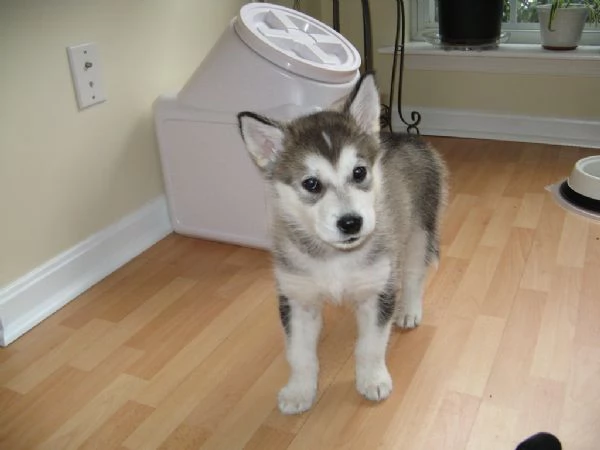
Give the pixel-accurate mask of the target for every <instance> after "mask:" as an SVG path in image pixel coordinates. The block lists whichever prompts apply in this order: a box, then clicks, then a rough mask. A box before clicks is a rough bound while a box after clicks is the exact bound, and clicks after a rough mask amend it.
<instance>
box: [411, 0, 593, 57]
mask: <svg viewBox="0 0 600 450" xmlns="http://www.w3.org/2000/svg"><path fill="white" fill-rule="evenodd" d="M436 1H437V0H410V11H411V20H410V24H411V25H410V37H411V40H412V41H424V39H423V36H422V35H423V33H424V32H426V31H429V32H431V31H437V30H438V24H437V23H436V22H435V3H436ZM481 1H486V0H481ZM510 1H511V5H515V6H516V4H517V0H510ZM513 14H515V15H516V8H515V7H513V8H511V16H513ZM515 19H516V18H515V17H514V16H513V20H515ZM502 30H503V31H508V32H510V38H509V39H508V43H510V44H539V43H540V29H539V24H537V23H503V24H502ZM580 45H582V46H584V45H600V27H597V26H596V27H594V26H589V25H586V28H585V29H584V31H583V35H582V37H581V43H580Z"/></svg>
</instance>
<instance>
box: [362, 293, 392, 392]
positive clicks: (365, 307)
mask: <svg viewBox="0 0 600 450" xmlns="http://www.w3.org/2000/svg"><path fill="white" fill-rule="evenodd" d="M395 301H396V293H395V290H394V288H393V287H391V286H390V287H386V288H385V289H384V290H383V291H382V292H381V293H380V294H379V295H378V296H377V297H375V298H370V299H368V300H366V301H364V302H361V303H359V304H358V307H357V310H356V318H357V322H358V342H357V344H356V388H357V389H358V392H360V393H361V394H362V395H364V396H365V397H366V398H367V399H369V400H373V401H379V400H383V399H385V398H387V397H388V396H389V395H390V393H391V392H392V377H391V376H390V373H389V372H388V369H387V366H386V363H385V353H386V350H387V344H388V340H389V336H390V328H391V321H392V316H393V314H394V306H395Z"/></svg>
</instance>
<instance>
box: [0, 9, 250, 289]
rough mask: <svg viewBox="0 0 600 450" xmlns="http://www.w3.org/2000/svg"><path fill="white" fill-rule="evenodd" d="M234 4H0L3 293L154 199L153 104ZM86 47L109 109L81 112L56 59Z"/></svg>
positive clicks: (183, 74)
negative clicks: (91, 48)
mask: <svg viewBox="0 0 600 450" xmlns="http://www.w3.org/2000/svg"><path fill="white" fill-rule="evenodd" d="M242 3H245V2H243V1H242V0H219V1H215V0H170V1H165V0H143V1H140V0H102V1H92V0H3V1H2V2H0V99H1V101H0V130H1V131H0V287H1V286H3V285H4V284H6V283H8V282H10V281H12V280H14V279H16V278H17V277H19V276H21V275H23V274H25V273H27V272H28V271H30V270H31V269H33V268H35V267H36V266H37V265H39V264H41V263H43V262H45V261H46V260H48V259H49V258H52V257H54V256H56V255H57V254H58V253H60V252H61V251H63V250H66V249H67V248H69V247H71V246H73V245H75V244H77V243H78V242H80V241H81V240H83V239H85V238H86V237H88V236H89V235H91V234H93V233H95V232H97V231H99V230H101V229H102V228H104V227H106V226H107V225H109V224H111V223H114V222H115V221H117V220H118V219H120V218H121V217H123V216H124V215H126V214H127V213H129V212H131V211H134V210H136V209H137V208H139V207H140V206H142V205H143V204H144V203H145V202H147V201H149V200H151V199H153V198H155V197H156V196H158V195H160V194H161V193H162V192H163V186H162V178H161V173H160V164H159V160H158V153H157V149H156V143H155V138H154V130H153V125H152V117H151V105H152V102H153V101H154V99H155V98H156V97H157V95H159V94H160V93H162V92H166V91H172V90H177V89H179V88H180V87H181V85H182V84H183V83H184V82H185V81H186V79H187V77H188V76H189V75H190V74H191V73H192V71H193V70H194V69H195V68H196V67H197V65H198V63H199V62H200V61H201V60H202V58H203V57H204V55H205V54H206V53H207V51H208V50H209V49H210V48H211V46H212V44H213V43H214V42H215V40H216V39H217V38H218V37H219V35H220V33H221V31H222V29H223V28H224V27H225V26H226V24H227V22H228V21H229V20H230V19H231V17H233V15H235V14H236V12H237V10H238V8H239V6H240V5H241V4H242ZM90 41H93V42H96V43H97V44H98V46H99V51H100V58H101V62H102V65H103V73H104V79H105V85H106V92H107V96H108V102H106V103H104V104H101V105H99V106H96V107H93V108H91V109H88V110H84V111H81V112H80V111H78V110H77V105H76V101H75V97H74V93H73V88H72V84H71V76H70V72H69V66H68V61H67V55H66V50H65V48H66V47H67V46H68V45H74V44H79V43H84V42H90Z"/></svg>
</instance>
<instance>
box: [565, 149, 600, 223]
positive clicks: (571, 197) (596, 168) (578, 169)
mask: <svg viewBox="0 0 600 450" xmlns="http://www.w3.org/2000/svg"><path fill="white" fill-rule="evenodd" d="M560 193H561V195H562V196H563V198H564V199H566V200H567V201H569V202H570V203H572V204H573V205H575V206H579V207H581V208H584V209H586V210H589V211H594V212H600V155H598V156H590V157H588V158H583V159H580V160H579V161H577V162H576V163H575V166H574V167H573V170H572V171H571V174H570V175H569V178H568V179H567V180H566V181H565V182H564V183H562V185H561V186H560Z"/></svg>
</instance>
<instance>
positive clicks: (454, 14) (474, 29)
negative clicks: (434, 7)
mask: <svg viewBox="0 0 600 450" xmlns="http://www.w3.org/2000/svg"><path fill="white" fill-rule="evenodd" d="M502 4H503V0H438V17H439V24H440V39H441V41H442V42H443V43H445V44H450V45H486V44H494V43H496V42H497V41H498V39H499V38H500V29H501V27H502Z"/></svg>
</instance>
